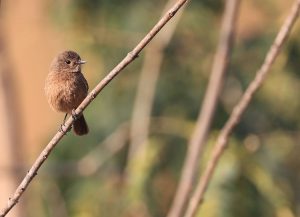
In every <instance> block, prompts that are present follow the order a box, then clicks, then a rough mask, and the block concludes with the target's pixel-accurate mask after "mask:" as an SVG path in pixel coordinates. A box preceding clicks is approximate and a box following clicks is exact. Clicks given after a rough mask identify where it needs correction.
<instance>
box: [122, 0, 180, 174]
mask: <svg viewBox="0 0 300 217" xmlns="http://www.w3.org/2000/svg"><path fill="white" fill-rule="evenodd" d="M175 2H176V1H175V0H169V1H168V2H167V3H166V6H165V8H164V10H163V13H165V11H166V10H167V9H168V8H169V7H170V5H172V4H174V3H175ZM182 12H183V10H181V11H180V12H178V14H177V16H176V17H174V19H173V20H172V22H170V23H169V25H168V26H166V27H165V28H164V30H163V31H162V32H161V33H160V34H159V35H158V36H157V37H156V39H155V40H154V41H153V42H152V44H151V45H149V46H148V47H147V49H145V57H144V63H143V68H142V71H141V75H140V78H139V82H138V86H137V91H136V97H135V102H134V107H133V112H132V121H131V126H130V127H131V129H130V145H129V151H128V158H127V159H128V160H127V161H128V163H127V164H128V166H127V170H128V174H129V175H128V177H129V179H130V176H131V174H130V173H131V171H130V168H131V167H132V164H135V163H136V159H137V157H138V158H139V159H142V158H143V156H144V154H145V152H146V150H147V138H148V134H149V127H150V116H151V111H152V106H153V102H154V96H155V89H156V84H157V80H158V78H159V74H160V69H161V65H162V62H163V59H164V50H165V48H166V47H167V46H168V44H169V43H170V41H171V39H172V36H173V34H174V32H175V29H176V27H177V24H178V23H179V20H180V18H181V15H182Z"/></svg>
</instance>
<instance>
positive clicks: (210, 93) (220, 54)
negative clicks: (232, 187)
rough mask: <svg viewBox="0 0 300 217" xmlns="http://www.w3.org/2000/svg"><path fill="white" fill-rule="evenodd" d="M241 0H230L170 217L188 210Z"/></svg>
mask: <svg viewBox="0 0 300 217" xmlns="http://www.w3.org/2000/svg"><path fill="white" fill-rule="evenodd" d="M238 5H239V0H227V1H226V6H225V12H224V19H223V23H222V29H221V33H220V39H219V45H218V49H217V52H216V55H215V59H214V63H213V67H212V74H211V77H210V80H209V84H208V87H207V90H206V94H205V97H204V102H203V106H202V110H201V113H200V115H199V117H198V120H197V123H196V127H195V130H194V133H193V135H192V137H191V139H190V141H189V145H188V151H187V155H186V158H185V162H184V166H183V170H182V174H181V179H180V182H179V185H178V188H177V192H176V195H175V199H174V201H173V204H172V207H171V210H170V212H169V214H168V217H179V216H181V213H182V212H183V210H184V209H185V206H186V203H187V200H188V198H189V195H190V192H191V190H192V186H193V182H194V179H195V177H196V175H197V172H196V171H197V169H198V164H199V157H200V154H201V152H202V149H203V144H204V143H205V141H206V137H207V133H208V131H209V128H210V125H211V121H212V117H213V115H214V111H215V108H216V105H217V99H218V96H219V94H220V90H221V88H222V86H223V77H224V74H225V73H226V69H227V66H228V58H229V55H230V51H231V46H232V41H233V34H234V27H235V21H236V16H237V9H238Z"/></svg>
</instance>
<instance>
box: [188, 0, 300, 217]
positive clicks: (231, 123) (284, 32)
mask: <svg viewBox="0 0 300 217" xmlns="http://www.w3.org/2000/svg"><path fill="white" fill-rule="evenodd" d="M299 11H300V0H296V1H295V3H294V5H293V6H292V9H291V11H290V13H289V16H288V17H287V18H286V20H285V22H284V24H283V25H282V27H281V29H280V31H279V33H278V35H277V37H276V38H275V41H274V43H273V44H272V46H271V48H270V50H269V52H268V53H267V55H266V58H265V61H264V63H263V64H262V66H261V68H260V69H259V70H258V71H257V73H256V76H255V78H254V80H253V81H252V82H251V83H250V85H249V86H248V88H247V90H246V91H245V93H244V94H243V96H242V98H241V99H240V101H239V102H238V103H237V105H236V106H235V107H234V109H233V111H232V113H231V115H230V117H229V119H228V121H227V122H226V124H225V125H224V127H223V128H222V130H221V132H220V134H219V136H218V138H217V141H216V143H215V147H214V149H213V151H212V153H211V157H210V160H209V162H208V164H207V166H206V169H205V171H204V173H203V176H202V178H201V180H200V182H199V184H198V186H197V187H196V190H195V193H194V195H193V196H192V198H191V200H190V203H189V207H188V209H187V212H186V214H185V217H193V216H195V214H196V211H197V208H198V207H199V205H200V203H201V202H202V200H203V197H204V193H205V191H206V188H207V186H208V184H209V182H210V180H211V178H212V175H213V172H214V170H215V168H216V166H217V164H218V162H219V159H220V157H221V156H222V154H223V152H224V150H225V148H226V147H227V145H228V143H227V142H228V138H229V135H230V134H231V132H232V131H233V128H234V127H235V126H236V125H237V124H238V123H239V121H240V119H241V116H242V115H243V113H244V112H245V110H246V108H247V106H248V105H249V103H250V101H251V99H252V98H253V95H254V93H255V92H256V91H257V90H258V88H259V87H260V86H261V85H262V83H263V82H264V80H265V79H266V76H267V75H268V73H269V72H270V68H271V66H272V64H273V63H274V61H275V59H276V57H277V56H278V54H279V52H280V51H281V49H282V46H283V44H284V42H285V41H286V40H287V38H288V35H289V33H290V32H291V29H292V27H293V25H294V24H295V22H296V20H297V18H298V16H299Z"/></svg>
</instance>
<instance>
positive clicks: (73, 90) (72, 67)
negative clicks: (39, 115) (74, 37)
mask: <svg viewBox="0 0 300 217" xmlns="http://www.w3.org/2000/svg"><path fill="white" fill-rule="evenodd" d="M85 63H86V61H84V60H81V58H80V56H79V54H78V53H76V52H75V51H71V50H67V51H63V52H61V53H59V54H58V55H57V56H56V57H55V58H54V59H53V61H52V62H51V64H50V69H49V73H48V75H47V78H46V81H45V94H46V97H47V100H48V103H49V105H50V107H51V108H52V109H53V110H54V111H57V112H64V113H66V115H65V118H64V121H63V124H62V125H64V123H65V120H66V117H67V115H68V114H69V115H72V117H73V118H74V122H73V131H74V133H75V134H76V135H79V136H82V135H85V134H87V133H88V132H89V128H88V125H87V123H86V121H85V118H84V116H83V114H81V115H80V116H78V117H76V115H75V113H74V111H75V109H76V108H77V107H78V106H79V105H80V103H81V102H82V101H83V99H84V98H85V97H86V96H87V94H88V89H89V85H88V82H87V80H86V79H85V77H84V75H83V74H82V72H81V66H82V64H85ZM61 129H62V126H61Z"/></svg>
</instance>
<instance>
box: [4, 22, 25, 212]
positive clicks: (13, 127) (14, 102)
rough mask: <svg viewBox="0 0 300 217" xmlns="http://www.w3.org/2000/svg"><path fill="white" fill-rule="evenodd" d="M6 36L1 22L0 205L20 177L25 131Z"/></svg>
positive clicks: (17, 210)
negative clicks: (23, 134)
mask: <svg viewBox="0 0 300 217" xmlns="http://www.w3.org/2000/svg"><path fill="white" fill-rule="evenodd" d="M5 42H6V40H5V34H4V32H3V26H2V22H1V21H0V120H1V125H0V144H1V152H0V167H1V168H5V169H2V170H0V176H1V179H0V191H1V194H0V201H1V202H4V201H6V198H5V195H6V194H9V193H10V192H11V191H13V190H14V189H15V188H16V186H17V184H18V180H19V178H21V177H20V173H19V171H20V170H18V167H19V166H20V165H22V162H23V159H22V157H21V149H22V141H23V140H22V130H21V128H20V125H21V117H20V114H21V112H20V111H19V108H20V107H19V105H18V104H19V103H18V101H19V97H18V94H17V91H16V89H17V88H16V86H15V79H14V72H13V71H12V67H11V66H12V64H11V62H10V58H9V55H8V52H7V49H6V46H5V44H6V43H5ZM15 159H18V160H15ZM14 211H15V212H14V213H12V216H19V215H20V213H21V212H22V207H18V209H15V210H14Z"/></svg>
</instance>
